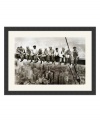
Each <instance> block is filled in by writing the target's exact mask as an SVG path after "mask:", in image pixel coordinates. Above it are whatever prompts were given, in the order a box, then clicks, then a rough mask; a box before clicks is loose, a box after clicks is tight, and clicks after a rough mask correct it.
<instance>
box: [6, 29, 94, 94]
mask: <svg viewBox="0 0 100 122" xmlns="http://www.w3.org/2000/svg"><path fill="white" fill-rule="evenodd" d="M7 62H8V63H7ZM5 71H6V72H5V76H6V77H5V94H21V95H25V94H27V95H30V94H31V95H36V94H38V95H58V94H61V95H69V94H70V95H75V94H77V95H79V94H86V95H87V94H95V27H5Z"/></svg>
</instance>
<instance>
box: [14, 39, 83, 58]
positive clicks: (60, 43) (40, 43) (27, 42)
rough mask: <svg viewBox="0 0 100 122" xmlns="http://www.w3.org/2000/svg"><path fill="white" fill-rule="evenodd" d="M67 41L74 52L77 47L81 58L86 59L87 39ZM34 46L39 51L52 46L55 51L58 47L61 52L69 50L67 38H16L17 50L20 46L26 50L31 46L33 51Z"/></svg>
mask: <svg viewBox="0 0 100 122" xmlns="http://www.w3.org/2000/svg"><path fill="white" fill-rule="evenodd" d="M67 41H68V43H69V47H70V50H71V51H72V50H73V46H76V47H77V50H78V52H79V57H81V58H85V38H75V37H74V38H72V37H70V38H67ZM33 45H36V46H37V49H39V48H42V49H44V48H48V47H51V46H52V47H53V49H55V48H56V47H58V48H59V50H61V48H62V47H64V48H65V49H66V50H67V49H68V47H67V44H66V41H65V37H41V38H40V37H39V38H21V37H16V38H15V49H16V48H17V47H18V46H22V47H24V48H26V46H29V47H30V49H32V47H33Z"/></svg>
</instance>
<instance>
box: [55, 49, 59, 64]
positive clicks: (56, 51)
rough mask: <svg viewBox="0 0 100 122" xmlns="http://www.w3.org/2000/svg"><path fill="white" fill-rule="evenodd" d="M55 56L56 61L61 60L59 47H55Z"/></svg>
mask: <svg viewBox="0 0 100 122" xmlns="http://www.w3.org/2000/svg"><path fill="white" fill-rule="evenodd" d="M54 56H55V61H56V62H59V50H58V48H55V52H54Z"/></svg>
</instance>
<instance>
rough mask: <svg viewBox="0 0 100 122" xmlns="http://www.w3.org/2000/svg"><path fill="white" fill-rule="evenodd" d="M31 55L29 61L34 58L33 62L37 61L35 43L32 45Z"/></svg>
mask: <svg viewBox="0 0 100 122" xmlns="http://www.w3.org/2000/svg"><path fill="white" fill-rule="evenodd" d="M31 55H32V56H31V61H32V60H34V63H36V62H37V61H38V51H37V49H36V45H33V50H32V54H31Z"/></svg>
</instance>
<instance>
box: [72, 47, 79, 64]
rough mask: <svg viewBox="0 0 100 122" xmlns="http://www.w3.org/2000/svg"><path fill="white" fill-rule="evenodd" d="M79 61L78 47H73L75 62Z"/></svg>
mask: <svg viewBox="0 0 100 122" xmlns="http://www.w3.org/2000/svg"><path fill="white" fill-rule="evenodd" d="M77 61H78V52H77V49H76V47H73V63H74V64H75V65H76V64H77Z"/></svg>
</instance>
